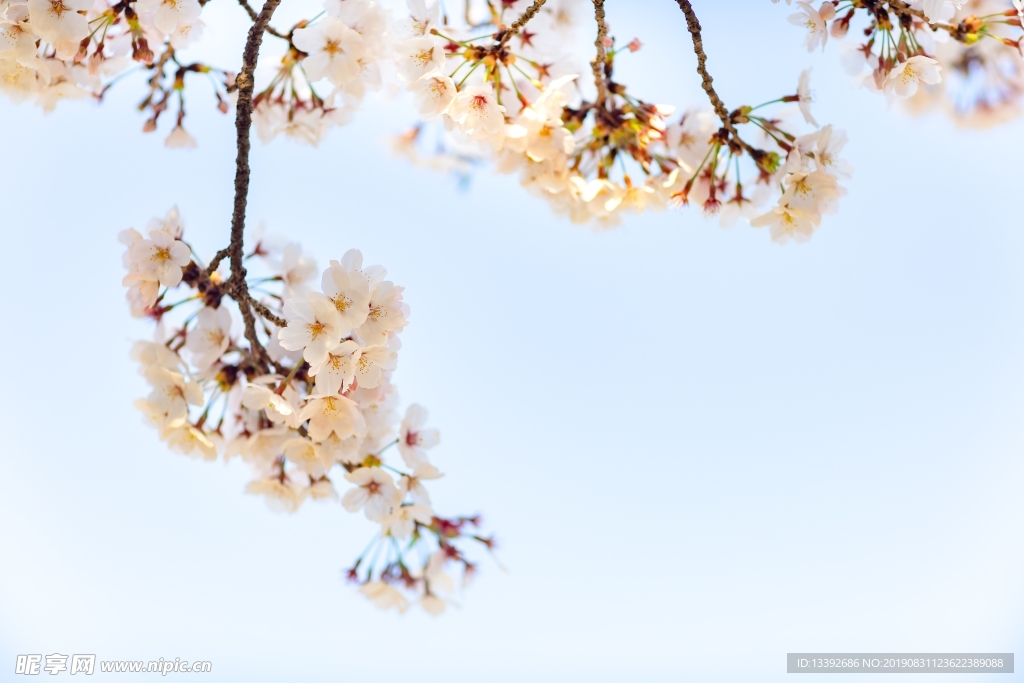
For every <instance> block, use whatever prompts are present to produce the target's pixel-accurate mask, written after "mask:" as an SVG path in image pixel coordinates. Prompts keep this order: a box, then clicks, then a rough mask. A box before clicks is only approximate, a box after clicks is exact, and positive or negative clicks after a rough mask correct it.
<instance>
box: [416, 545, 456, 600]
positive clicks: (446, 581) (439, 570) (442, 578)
mask: <svg viewBox="0 0 1024 683" xmlns="http://www.w3.org/2000/svg"><path fill="white" fill-rule="evenodd" d="M447 562H448V555H447V554H445V552H444V551H443V550H437V551H434V552H433V553H431V555H430V559H429V560H427V566H426V568H424V571H423V576H424V578H425V579H426V580H427V584H428V586H429V589H430V592H431V593H435V592H437V591H440V592H442V593H454V592H455V582H454V581H453V580H452V577H451V576H449V575H448V573H447V572H445V571H444V566H445V564H446V563H447Z"/></svg>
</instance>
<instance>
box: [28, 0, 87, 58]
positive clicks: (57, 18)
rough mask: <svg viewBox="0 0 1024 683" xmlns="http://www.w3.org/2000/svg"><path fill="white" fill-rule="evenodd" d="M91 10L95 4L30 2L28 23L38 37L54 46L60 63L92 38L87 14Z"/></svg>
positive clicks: (81, 0)
mask: <svg viewBox="0 0 1024 683" xmlns="http://www.w3.org/2000/svg"><path fill="white" fill-rule="evenodd" d="M92 6H93V0H28V12H29V23H30V24H31V25H32V31H33V32H34V33H35V34H36V35H38V36H39V37H40V38H42V39H43V40H44V41H46V42H47V43H49V44H50V45H52V46H53V48H54V50H56V52H57V55H56V56H57V59H70V58H72V57H74V55H75V53H76V52H78V44H79V43H80V42H81V41H82V39H83V38H85V37H86V36H88V35H89V22H88V21H87V20H86V18H85V14H84V12H85V10H87V9H89V8H90V7H92ZM79 12H82V13H81V14H80V13H79Z"/></svg>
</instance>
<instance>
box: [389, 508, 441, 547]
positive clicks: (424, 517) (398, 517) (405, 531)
mask: <svg viewBox="0 0 1024 683" xmlns="http://www.w3.org/2000/svg"><path fill="white" fill-rule="evenodd" d="M433 518H434V514H433V513H432V512H431V511H430V508H428V507H426V506H424V505H401V506H399V507H396V508H395V509H394V510H392V512H391V514H390V515H388V518H387V519H385V520H384V521H383V523H382V524H383V526H382V527H381V530H380V535H381V536H387V535H388V534H391V535H392V536H394V537H395V538H397V539H399V540H402V539H406V538H409V537H410V536H412V532H413V531H415V529H416V522H419V523H420V524H424V525H429V524H430V521H431V520H432V519H433Z"/></svg>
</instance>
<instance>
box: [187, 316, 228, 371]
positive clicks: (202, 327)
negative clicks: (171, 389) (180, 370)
mask: <svg viewBox="0 0 1024 683" xmlns="http://www.w3.org/2000/svg"><path fill="white" fill-rule="evenodd" d="M196 321H197V322H198V325H197V326H196V327H195V329H193V330H192V331H191V332H189V333H188V337H186V341H185V348H187V349H188V350H189V352H190V353H191V354H192V364H193V365H195V366H196V367H197V368H200V369H203V368H208V367H210V366H211V365H213V364H214V363H215V362H216V361H217V359H219V358H220V357H221V356H223V355H224V352H225V351H227V350H228V347H229V346H230V345H231V312H230V311H228V309H227V307H224V306H222V307H220V308H209V307H205V308H203V309H202V310H201V311H199V314H198V315H197V316H196Z"/></svg>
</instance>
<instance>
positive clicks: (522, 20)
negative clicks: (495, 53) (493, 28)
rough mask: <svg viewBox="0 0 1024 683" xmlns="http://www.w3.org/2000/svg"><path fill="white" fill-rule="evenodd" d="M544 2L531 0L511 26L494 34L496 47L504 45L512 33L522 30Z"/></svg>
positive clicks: (543, 0)
mask: <svg viewBox="0 0 1024 683" xmlns="http://www.w3.org/2000/svg"><path fill="white" fill-rule="evenodd" d="M545 2H547V0H533V4H532V5H530V6H529V7H527V8H526V11H525V12H523V14H522V16H520V17H519V18H518V19H516V20H515V21H514V22H512V25H511V26H509V27H508V28H506V29H504V30H502V31H500V32H499V34H498V35H496V36H495V40H497V42H498V47H505V45H507V44H508V41H510V40H512V37H513V36H514V35H516V34H517V33H519V32H520V31H522V30H523V27H524V26H526V24H527V23H528V22H529V21H530V19H533V18H534V17H535V16H536V15H537V12H539V11H540V8H541V7H543V6H544V3H545Z"/></svg>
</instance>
